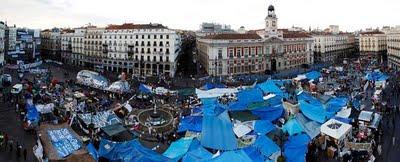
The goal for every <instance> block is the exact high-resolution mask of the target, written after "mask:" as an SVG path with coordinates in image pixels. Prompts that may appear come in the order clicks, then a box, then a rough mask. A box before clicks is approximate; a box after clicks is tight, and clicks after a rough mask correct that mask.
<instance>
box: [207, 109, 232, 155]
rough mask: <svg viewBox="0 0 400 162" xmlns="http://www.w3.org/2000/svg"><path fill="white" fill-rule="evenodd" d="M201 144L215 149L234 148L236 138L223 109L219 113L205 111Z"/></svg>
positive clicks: (226, 113)
mask: <svg viewBox="0 0 400 162" xmlns="http://www.w3.org/2000/svg"><path fill="white" fill-rule="evenodd" d="M201 144H202V145H203V146H204V147H208V148H212V149H216V150H234V149H236V148H237V139H236V137H235V134H234V132H233V124H232V123H231V120H230V118H229V115H228V112H227V111H226V110H225V111H223V112H221V113H219V114H213V112H211V111H205V113H204V116H203V124H202V131H201Z"/></svg>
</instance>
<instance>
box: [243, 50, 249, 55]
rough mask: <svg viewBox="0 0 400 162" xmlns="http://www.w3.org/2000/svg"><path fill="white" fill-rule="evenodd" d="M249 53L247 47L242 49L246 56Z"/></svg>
mask: <svg viewBox="0 0 400 162" xmlns="http://www.w3.org/2000/svg"><path fill="white" fill-rule="evenodd" d="M248 55H249V49H248V48H245V49H244V56H245V57H247V56H248Z"/></svg>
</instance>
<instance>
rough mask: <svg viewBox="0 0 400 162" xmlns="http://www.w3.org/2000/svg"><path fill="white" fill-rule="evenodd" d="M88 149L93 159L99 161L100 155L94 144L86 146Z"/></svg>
mask: <svg viewBox="0 0 400 162" xmlns="http://www.w3.org/2000/svg"><path fill="white" fill-rule="evenodd" d="M86 149H87V150H88V152H89V154H90V155H91V156H92V157H93V159H94V160H95V161H99V154H98V153H97V150H96V148H95V147H94V145H93V144H92V143H89V144H88V145H87V146H86Z"/></svg>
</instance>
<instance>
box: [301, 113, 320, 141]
mask: <svg viewBox="0 0 400 162" xmlns="http://www.w3.org/2000/svg"><path fill="white" fill-rule="evenodd" d="M296 119H297V121H298V122H299V124H300V125H301V127H302V128H303V130H304V132H306V133H307V135H308V136H309V137H310V138H311V139H313V138H315V137H316V136H318V135H319V134H320V133H321V131H320V128H321V124H320V123H318V122H316V121H312V120H310V119H308V118H306V117H305V116H304V115H303V114H302V113H298V114H297V115H296Z"/></svg>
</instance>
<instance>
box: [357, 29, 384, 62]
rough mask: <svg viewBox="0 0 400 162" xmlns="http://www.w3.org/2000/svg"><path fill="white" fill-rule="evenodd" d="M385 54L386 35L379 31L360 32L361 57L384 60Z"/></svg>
mask: <svg viewBox="0 0 400 162" xmlns="http://www.w3.org/2000/svg"><path fill="white" fill-rule="evenodd" d="M386 52H387V41H386V34H385V33H383V32H381V31H369V32H362V33H361V34H360V55H361V57H368V58H377V59H378V60H379V61H383V60H384V59H385V56H386Z"/></svg>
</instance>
